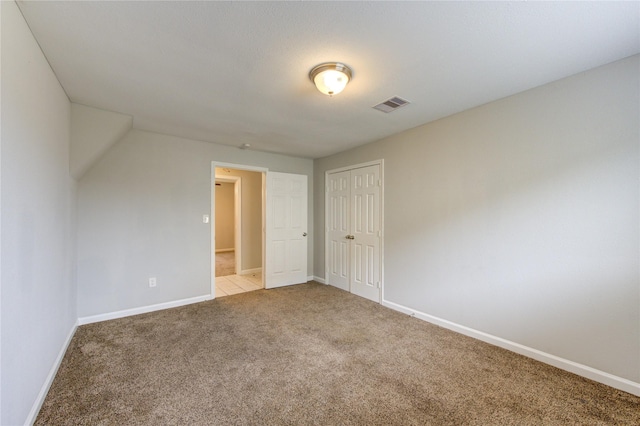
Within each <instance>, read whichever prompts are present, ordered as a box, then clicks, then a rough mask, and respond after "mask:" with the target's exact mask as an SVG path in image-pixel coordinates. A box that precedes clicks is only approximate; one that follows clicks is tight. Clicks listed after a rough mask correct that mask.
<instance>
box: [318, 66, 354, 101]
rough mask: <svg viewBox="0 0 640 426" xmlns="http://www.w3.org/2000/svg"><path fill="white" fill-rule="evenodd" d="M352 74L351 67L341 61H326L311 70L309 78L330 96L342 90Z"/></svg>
mask: <svg viewBox="0 0 640 426" xmlns="http://www.w3.org/2000/svg"><path fill="white" fill-rule="evenodd" d="M352 76H353V72H352V71H351V68H349V67H348V66H346V65H345V64H341V63H339V62H325V63H323V64H320V65H316V66H315V67H313V69H312V70H311V71H309V79H310V80H311V81H313V83H314V84H315V85H316V87H317V88H318V90H319V91H320V92H322V93H324V94H325V95H329V96H333V95H337V94H338V93H340V92H342V91H343V90H344V88H345V86H346V85H347V83H348V82H349V81H350V80H351V78H352Z"/></svg>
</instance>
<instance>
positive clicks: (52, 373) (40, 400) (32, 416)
mask: <svg viewBox="0 0 640 426" xmlns="http://www.w3.org/2000/svg"><path fill="white" fill-rule="evenodd" d="M77 328H78V321H76V323H75V324H73V327H71V330H70V331H69V334H68V335H67V338H66V339H65V341H64V343H63V344H62V347H61V348H60V352H59V353H58V357H57V358H56V360H55V362H54V363H53V365H52V366H51V370H49V374H48V375H47V378H46V380H45V381H44V384H43V385H42V388H40V393H38V397H37V398H36V400H35V402H34V403H33V406H32V407H31V411H29V415H28V416H27V420H26V421H25V422H24V424H26V425H32V424H33V423H34V422H35V421H36V417H38V413H39V412H40V409H41V408H42V404H44V399H45V398H46V397H47V393H49V388H51V384H52V383H53V379H55V378H56V374H57V373H58V368H60V364H61V363H62V359H63V358H64V354H66V353H67V349H68V348H69V343H71V339H72V338H73V335H74V334H75V333H76V329H77Z"/></svg>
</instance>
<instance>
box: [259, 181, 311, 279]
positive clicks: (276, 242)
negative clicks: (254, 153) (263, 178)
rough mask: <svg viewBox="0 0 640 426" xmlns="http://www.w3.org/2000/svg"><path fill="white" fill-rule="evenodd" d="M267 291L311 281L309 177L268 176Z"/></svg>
mask: <svg viewBox="0 0 640 426" xmlns="http://www.w3.org/2000/svg"><path fill="white" fill-rule="evenodd" d="M266 214H267V217H266V222H267V229H266V239H267V251H266V268H265V269H266V272H265V288H274V287H281V286H285V285H291V284H300V283H304V282H307V238H306V237H307V176H305V175H295V174H289V173H277V172H268V173H267V212H266Z"/></svg>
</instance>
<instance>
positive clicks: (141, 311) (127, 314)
mask: <svg viewBox="0 0 640 426" xmlns="http://www.w3.org/2000/svg"><path fill="white" fill-rule="evenodd" d="M206 300H211V295H210V294H207V295H204V296H196V297H190V298H188V299H181V300H174V301H172V302H165V303H158V304H157V305H149V306H141V307H139V308H132V309H125V310H123V311H117V312H109V313H106V314H99V315H91V316H88V317H82V318H78V325H85V324H91V323H94V322H100V321H107V320H111V319H116V318H124V317H130V316H132V315H139V314H146V313H147V312H153V311H160V310H162V309H169V308H177V307H178V306H184V305H190V304H192V303H199V302H204V301H206Z"/></svg>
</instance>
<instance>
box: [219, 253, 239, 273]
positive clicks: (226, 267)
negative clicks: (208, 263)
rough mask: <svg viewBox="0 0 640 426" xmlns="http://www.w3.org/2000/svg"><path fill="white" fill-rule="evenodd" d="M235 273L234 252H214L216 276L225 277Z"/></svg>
mask: <svg viewBox="0 0 640 426" xmlns="http://www.w3.org/2000/svg"><path fill="white" fill-rule="evenodd" d="M235 273H236V254H235V252H234V251H223V252H220V253H216V277H226V276H227V275H234V274H235Z"/></svg>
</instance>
